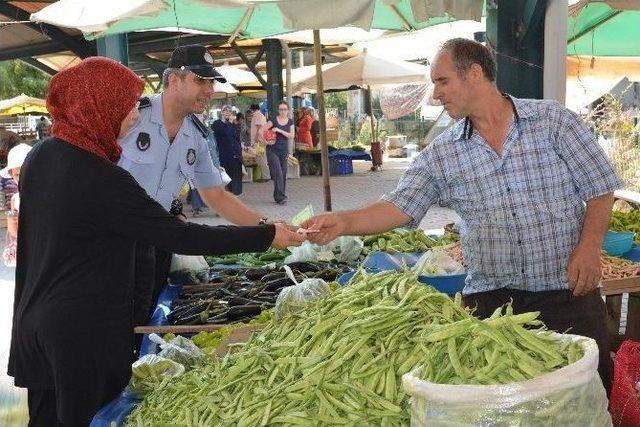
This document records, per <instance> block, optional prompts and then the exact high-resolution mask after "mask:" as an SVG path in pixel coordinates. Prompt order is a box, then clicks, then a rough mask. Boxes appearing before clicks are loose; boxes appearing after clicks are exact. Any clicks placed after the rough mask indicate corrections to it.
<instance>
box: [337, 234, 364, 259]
mask: <svg viewBox="0 0 640 427" xmlns="http://www.w3.org/2000/svg"><path fill="white" fill-rule="evenodd" d="M333 242H334V243H335V244H337V246H338V248H339V249H340V251H339V252H338V253H336V259H337V260H338V261H341V262H351V261H355V260H357V259H358V258H359V257H360V254H361V253H362V248H364V242H363V241H362V239H361V238H360V237H356V236H341V237H338V238H337V239H336V240H334V241H333ZM334 252H337V251H336V250H334Z"/></svg>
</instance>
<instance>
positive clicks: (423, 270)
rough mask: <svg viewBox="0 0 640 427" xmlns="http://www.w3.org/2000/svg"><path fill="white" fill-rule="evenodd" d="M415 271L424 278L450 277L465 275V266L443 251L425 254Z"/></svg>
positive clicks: (419, 260) (417, 263)
mask: <svg viewBox="0 0 640 427" xmlns="http://www.w3.org/2000/svg"><path fill="white" fill-rule="evenodd" d="M413 271H416V272H417V273H418V274H420V275H424V276H448V275H452V274H462V273H464V272H465V271H464V266H463V265H462V264H460V263H459V262H457V261H456V260H454V259H453V258H451V257H450V256H449V255H448V254H447V253H446V252H445V251H444V250H442V249H432V250H430V251H427V252H425V253H424V254H423V255H422V256H421V257H420V258H418V261H416V263H415V265H414V266H413Z"/></svg>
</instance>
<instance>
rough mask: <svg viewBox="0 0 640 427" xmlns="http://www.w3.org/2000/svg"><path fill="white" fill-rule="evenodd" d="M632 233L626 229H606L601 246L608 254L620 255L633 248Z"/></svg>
mask: <svg viewBox="0 0 640 427" xmlns="http://www.w3.org/2000/svg"><path fill="white" fill-rule="evenodd" d="M634 237H635V235H634V233H631V232H628V231H611V230H609V231H607V234H606V235H605V237H604V242H603V243H602V247H603V249H604V250H605V252H606V253H607V255H610V256H620V255H622V254H624V253H626V252H629V251H630V250H631V248H633V239H634Z"/></svg>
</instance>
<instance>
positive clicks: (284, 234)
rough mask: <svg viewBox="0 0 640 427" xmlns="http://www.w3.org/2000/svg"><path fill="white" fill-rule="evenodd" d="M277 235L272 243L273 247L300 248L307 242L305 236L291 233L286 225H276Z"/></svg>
mask: <svg viewBox="0 0 640 427" xmlns="http://www.w3.org/2000/svg"><path fill="white" fill-rule="evenodd" d="M274 225H275V227H276V234H275V236H274V237H273V241H272V242H271V247H273V248H276V249H284V248H288V247H289V246H300V245H301V244H302V242H304V241H305V236H304V235H302V234H299V233H296V232H294V231H291V230H290V229H289V228H288V227H287V226H286V224H282V223H276V224H274Z"/></svg>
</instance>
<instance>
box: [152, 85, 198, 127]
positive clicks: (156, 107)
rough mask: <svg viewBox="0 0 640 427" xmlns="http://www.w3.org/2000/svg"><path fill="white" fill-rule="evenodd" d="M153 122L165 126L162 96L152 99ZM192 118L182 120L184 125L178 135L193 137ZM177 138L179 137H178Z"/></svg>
mask: <svg viewBox="0 0 640 427" xmlns="http://www.w3.org/2000/svg"><path fill="white" fill-rule="evenodd" d="M150 120H151V122H153V123H155V124H157V125H160V126H164V116H163V114H162V94H158V95H155V96H153V97H151V118H150ZM190 120H191V119H190V116H187V117H185V118H184V119H182V125H181V126H180V130H179V131H178V133H184V134H185V135H191V132H192V126H191V125H190V123H189V121H190ZM176 137H177V135H176Z"/></svg>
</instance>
